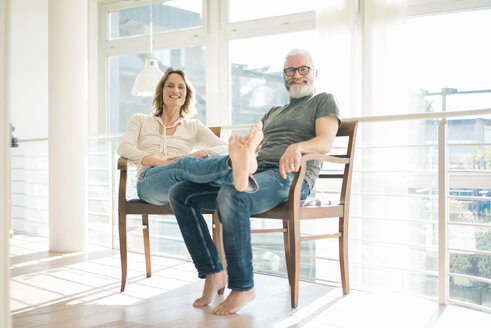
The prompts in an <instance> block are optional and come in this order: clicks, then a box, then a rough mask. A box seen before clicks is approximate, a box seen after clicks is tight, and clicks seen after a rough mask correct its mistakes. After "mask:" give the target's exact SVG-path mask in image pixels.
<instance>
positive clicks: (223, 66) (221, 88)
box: [203, 0, 230, 126]
mask: <svg viewBox="0 0 491 328" xmlns="http://www.w3.org/2000/svg"><path fill="white" fill-rule="evenodd" d="M204 1H205V3H204V6H203V8H204V10H205V14H204V15H203V19H204V22H203V25H204V26H206V124H207V125H212V126H215V125H221V126H223V125H228V124H229V122H230V110H229V106H228V104H229V99H228V98H229V92H228V88H229V86H228V84H229V83H228V80H229V69H228V53H227V41H226V40H225V38H224V26H225V25H226V24H227V21H228V19H227V17H228V10H227V8H228V7H227V6H228V3H227V0H218V1H216V0H204Z"/></svg>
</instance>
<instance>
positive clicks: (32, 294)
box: [11, 235, 198, 314]
mask: <svg viewBox="0 0 491 328" xmlns="http://www.w3.org/2000/svg"><path fill="white" fill-rule="evenodd" d="M98 253H99V257H96V258H93V259H90V256H89V255H88V254H98ZM96 256H97V255H96ZM23 259H25V261H24V260H23ZM72 259H74V260H75V262H74V263H73V264H71V260H72ZM129 261H133V262H140V263H137V265H133V266H130V269H129V270H128V282H131V283H128V284H127V287H126V290H125V292H124V293H120V283H121V282H120V277H121V269H120V261H119V253H118V252H115V251H112V250H108V249H104V248H98V247H90V249H89V251H88V253H83V252H72V253H63V254H61V253H55V252H49V251H48V242H47V239H46V238H40V237H32V236H24V235H16V236H15V237H14V238H13V239H12V241H11V263H12V265H11V272H12V276H11V290H12V293H11V294H12V295H11V311H12V314H17V313H22V312H24V311H29V310H32V309H33V308H39V307H43V306H46V305H50V304H54V303H56V302H64V303H65V304H67V305H74V304H82V303H87V304H100V305H130V304H134V303H137V302H141V301H143V300H145V299H149V298H151V297H154V296H156V295H160V294H162V293H165V292H168V291H171V290H173V289H176V288H180V287H182V286H185V285H187V284H190V283H193V282H195V281H197V280H198V278H197V277H196V274H195V272H194V267H193V266H192V264H190V263H186V262H183V261H177V260H173V259H164V258H159V259H158V260H157V261H153V262H152V270H153V277H152V279H145V277H144V276H143V275H142V273H144V269H145V264H144V262H143V261H144V259H143V258H142V256H141V255H140V254H130V255H129ZM32 266H37V267H40V266H41V267H43V266H46V270H41V271H36V272H32V273H31V272H29V267H32ZM138 267H139V269H140V271H135V269H138ZM17 272H18V273H20V274H16V273H17Z"/></svg>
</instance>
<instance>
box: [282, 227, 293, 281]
mask: <svg viewBox="0 0 491 328" xmlns="http://www.w3.org/2000/svg"><path fill="white" fill-rule="evenodd" d="M283 229H285V232H283V244H284V248H285V261H286V273H287V274H288V283H289V284H290V288H293V275H292V274H291V273H292V268H291V265H292V259H291V253H290V235H289V234H288V231H289V230H288V222H287V221H286V220H283Z"/></svg>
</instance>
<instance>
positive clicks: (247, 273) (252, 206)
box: [169, 164, 310, 291]
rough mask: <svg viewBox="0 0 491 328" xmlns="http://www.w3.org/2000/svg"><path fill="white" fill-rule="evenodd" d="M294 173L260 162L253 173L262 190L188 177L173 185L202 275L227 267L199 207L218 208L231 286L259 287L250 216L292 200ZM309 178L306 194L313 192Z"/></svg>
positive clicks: (181, 223) (178, 210) (186, 235)
mask: <svg viewBox="0 0 491 328" xmlns="http://www.w3.org/2000/svg"><path fill="white" fill-rule="evenodd" d="M293 176H294V174H293V173H289V174H288V175H287V179H283V178H282V177H281V175H280V172H279V170H278V165H269V164H260V165H259V167H258V170H257V172H256V173H255V174H254V175H253V177H254V180H255V182H256V183H257V184H258V186H259V189H258V190H257V191H256V192H254V193H245V192H238V191H237V190H235V188H234V187H233V185H222V186H218V185H216V184H212V183H205V184H200V183H194V182H190V181H183V182H179V183H177V184H175V185H174V186H172V187H171V188H170V190H169V203H170V205H171V206H172V209H173V211H174V215H175V216H176V219H177V222H178V224H179V228H180V229H181V233H182V236H183V238H184V241H185V243H186V246H187V248H188V251H189V253H190V254H191V257H192V259H193V262H194V265H195V266H196V269H197V270H198V276H199V277H200V278H205V277H206V276H207V275H208V274H212V273H217V272H220V271H223V267H222V265H221V263H220V258H219V255H218V251H217V248H216V246H215V244H214V243H213V240H212V238H211V236H210V232H209V230H208V227H207V224H206V221H205V220H204V218H203V215H202V214H201V211H200V209H206V210H218V215H219V218H220V221H221V223H222V226H223V246H224V249H225V255H226V258H227V271H228V279H229V280H228V287H229V288H230V289H232V290H240V291H245V290H249V289H251V288H252V287H254V279H253V268H252V248H251V227H250V216H251V214H254V213H261V212H264V211H266V210H269V209H271V208H273V207H276V206H278V205H280V204H282V203H284V202H286V201H288V193H289V189H290V184H291V182H292V180H293ZM309 193H310V191H309V187H308V184H307V182H304V185H303V186H302V194H301V198H302V199H305V198H307V196H308V195H309Z"/></svg>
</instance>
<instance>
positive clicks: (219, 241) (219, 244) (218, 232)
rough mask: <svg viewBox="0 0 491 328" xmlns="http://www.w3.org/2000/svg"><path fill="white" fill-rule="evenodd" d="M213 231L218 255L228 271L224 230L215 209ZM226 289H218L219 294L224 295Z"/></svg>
mask: <svg viewBox="0 0 491 328" xmlns="http://www.w3.org/2000/svg"><path fill="white" fill-rule="evenodd" d="M212 231H213V242H214V243H215V246H216V248H217V250H218V255H219V256H220V262H222V266H223V269H224V270H225V271H227V259H226V258H225V251H224V249H223V235H222V233H223V230H222V224H221V223H220V219H219V218H218V213H217V212H216V211H215V212H214V213H213V215H212ZM224 291H225V287H224V288H221V289H219V290H218V294H219V295H222V294H223V292H224Z"/></svg>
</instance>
